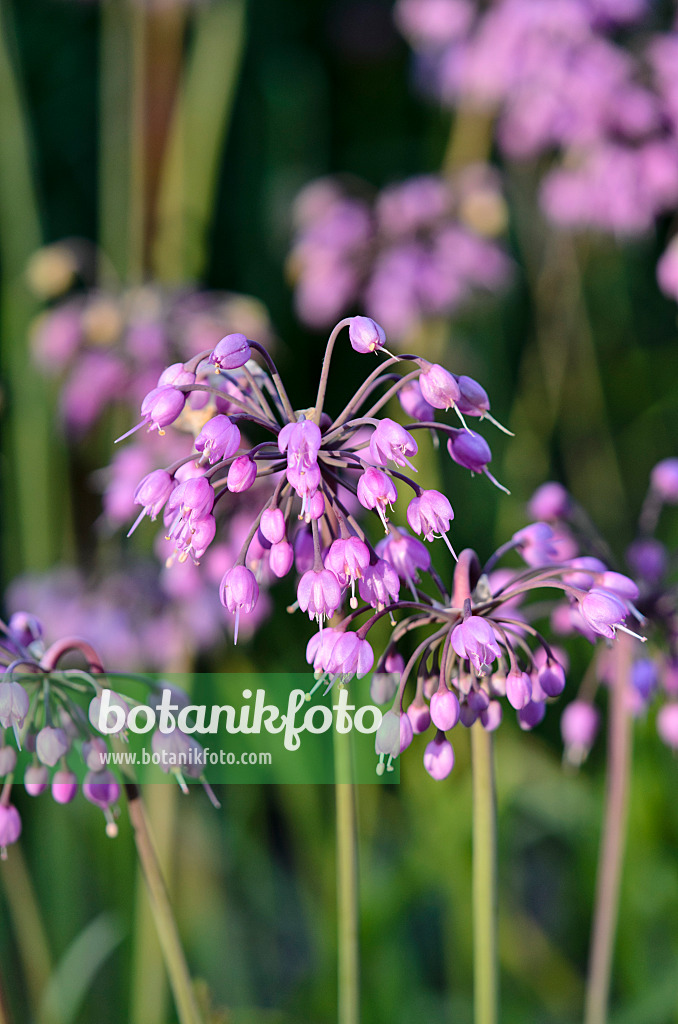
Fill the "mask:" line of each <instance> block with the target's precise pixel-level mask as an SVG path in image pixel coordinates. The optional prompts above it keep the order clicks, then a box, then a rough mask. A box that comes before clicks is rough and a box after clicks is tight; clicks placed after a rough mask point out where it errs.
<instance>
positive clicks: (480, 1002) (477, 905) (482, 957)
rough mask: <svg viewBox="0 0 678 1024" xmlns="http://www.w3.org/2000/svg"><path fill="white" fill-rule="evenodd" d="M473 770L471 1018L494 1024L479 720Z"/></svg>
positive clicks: (488, 823) (487, 759)
mask: <svg viewBox="0 0 678 1024" xmlns="http://www.w3.org/2000/svg"><path fill="white" fill-rule="evenodd" d="M471 763H472V769H473V994H474V999H473V1004H474V1013H473V1019H474V1021H475V1024H496V1022H497V1019H498V1017H497V1005H498V994H499V983H498V971H497V860H496V857H497V854H496V849H497V825H496V801H495V790H494V758H493V749H492V733H491V732H488V731H487V730H486V729H484V728H483V726H482V724H481V723H480V722H475V723H474V725H472V726H471Z"/></svg>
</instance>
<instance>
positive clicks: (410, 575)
mask: <svg viewBox="0 0 678 1024" xmlns="http://www.w3.org/2000/svg"><path fill="white" fill-rule="evenodd" d="M377 552H378V554H380V555H382V556H383V557H384V558H385V559H386V561H387V562H390V563H391V565H392V566H393V568H394V569H395V571H396V572H397V573H398V575H399V576H400V578H401V580H405V582H406V583H407V585H408V586H410V587H412V586H414V584H415V583H417V582H418V581H419V572H418V570H420V569H421V570H422V571H423V572H428V570H429V569H430V568H431V556H430V554H429V553H428V550H427V548H426V546H425V545H424V544H422V542H421V541H420V540H417V539H416V537H411V536H410V534H409V533H408V532H407V530H393V531H392V532H391V533H390V534H389V536H388V537H386V538H384V540H381V541H379V544H378V545H377Z"/></svg>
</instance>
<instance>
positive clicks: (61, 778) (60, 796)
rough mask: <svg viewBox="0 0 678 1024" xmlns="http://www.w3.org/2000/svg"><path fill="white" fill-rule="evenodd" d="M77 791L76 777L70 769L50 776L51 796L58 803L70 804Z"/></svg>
mask: <svg viewBox="0 0 678 1024" xmlns="http://www.w3.org/2000/svg"><path fill="white" fill-rule="evenodd" d="M77 792H78V779H77V777H76V776H75V775H74V773H73V772H71V771H59V772H55V773H54V777H53V778H52V797H53V799H54V800H55V801H56V803H58V804H70V803H71V802H72V801H73V800H75V797H76V795H77Z"/></svg>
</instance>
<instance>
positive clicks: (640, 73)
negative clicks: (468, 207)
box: [395, 0, 678, 297]
mask: <svg viewBox="0 0 678 1024" xmlns="http://www.w3.org/2000/svg"><path fill="white" fill-rule="evenodd" d="M656 6H657V5H654V4H650V3H647V2H645V0H551V2H548V3H544V2H542V0H494V2H491V3H488V4H479V3H474V2H472V0H398V3H397V5H396V9H395V16H396V21H397V24H398V26H399V27H400V29H401V31H402V32H403V34H404V35H405V37H406V38H407V39H408V41H409V42H410V44H411V45H412V47H413V48H414V50H415V53H416V57H417V77H418V80H419V82H420V83H421V84H422V86H423V87H424V88H425V90H427V91H428V92H429V93H430V94H432V95H434V96H435V97H437V98H438V99H439V100H441V101H442V102H444V103H446V104H448V105H450V106H452V107H464V108H465V109H471V110H476V111H478V112H482V113H484V114H485V115H487V116H491V117H493V118H495V123H496V140H497V143H498V146H499V148H500V150H501V152H502V154H503V155H504V157H505V158H506V159H508V160H512V161H513V160H523V161H524V160H531V161H534V162H535V167H537V166H538V167H539V171H540V173H542V181H541V196H540V198H541V205H542V208H543V210H544V212H545V214H546V215H547V217H548V218H549V219H550V220H551V221H552V222H554V223H555V224H557V225H559V226H563V227H569V228H592V229H595V230H600V231H605V232H612V233H614V234H615V235H618V236H633V235H638V234H640V233H643V232H647V231H648V230H650V229H651V228H652V227H653V225H654V222H655V219H656V218H657V216H658V215H660V214H662V213H666V212H669V211H673V210H675V208H676V206H677V205H678V70H677V69H678V31H676V27H675V25H674V26H672V27H670V28H668V29H667V30H666V31H659V30H658V27H657V23H658V21H659V19H658V17H657V11H656V10H655V8H656ZM536 161H539V164H537V163H536ZM658 276H659V282H660V285H661V287H662V288H663V290H664V291H665V292H666V293H667V294H669V295H672V296H673V297H678V251H677V250H676V246H675V245H674V246H672V247H671V248H670V249H669V250H668V252H667V253H666V254H665V256H664V257H663V259H662V261H661V262H660V265H659V269H658Z"/></svg>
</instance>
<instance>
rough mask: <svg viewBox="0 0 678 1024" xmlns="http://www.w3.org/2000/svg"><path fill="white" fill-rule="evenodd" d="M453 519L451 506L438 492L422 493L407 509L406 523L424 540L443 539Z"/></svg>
mask: <svg viewBox="0 0 678 1024" xmlns="http://www.w3.org/2000/svg"><path fill="white" fill-rule="evenodd" d="M453 519H454V512H453V511H452V506H451V505H450V503H449V501H448V500H447V498H446V497H445V495H444V494H441V493H440V491H422V492H421V494H420V495H419V497H417V498H413V499H412V501H411V502H410V504H409V505H408V507H407V522H408V523H409V524H410V526H411V527H412V529H413V530H414V532H415V533H418V534H421V535H423V538H424V540H428V541H432V540H433V539H434V538H435V537H436V535H437V536H439V537H444V535H445V534H446V533H447V531H448V530H449V528H450V523H451V522H452V520H453Z"/></svg>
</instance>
